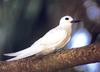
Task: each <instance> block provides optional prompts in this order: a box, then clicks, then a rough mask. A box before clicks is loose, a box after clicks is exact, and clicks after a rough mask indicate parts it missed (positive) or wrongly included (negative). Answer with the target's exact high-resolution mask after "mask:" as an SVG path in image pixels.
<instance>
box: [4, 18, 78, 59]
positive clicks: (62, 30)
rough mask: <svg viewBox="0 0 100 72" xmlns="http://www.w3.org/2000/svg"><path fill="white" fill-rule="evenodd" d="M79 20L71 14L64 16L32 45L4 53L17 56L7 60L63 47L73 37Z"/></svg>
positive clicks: (43, 53) (49, 51) (40, 53)
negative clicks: (74, 27) (73, 26)
mask: <svg viewBox="0 0 100 72" xmlns="http://www.w3.org/2000/svg"><path fill="white" fill-rule="evenodd" d="M77 22H79V20H73V18H72V17H71V16H64V17H62V18H61V19H60V23H59V25H58V26H57V27H55V28H53V29H51V30H50V31H48V32H47V33H46V34H45V35H44V36H43V37H41V38H40V39H38V40H37V41H36V42H35V43H33V44H32V45H31V46H30V47H28V48H26V49H24V50H21V51H18V52H15V53H7V54H4V55H6V56H15V57H14V58H11V59H8V60H7V61H13V60H18V59H22V58H26V57H29V56H32V55H46V54H48V53H51V52H54V51H55V50H57V49H60V48H63V47H64V46H65V45H66V44H67V43H68V41H69V40H70V38H71V33H72V32H71V31H72V24H73V23H77Z"/></svg>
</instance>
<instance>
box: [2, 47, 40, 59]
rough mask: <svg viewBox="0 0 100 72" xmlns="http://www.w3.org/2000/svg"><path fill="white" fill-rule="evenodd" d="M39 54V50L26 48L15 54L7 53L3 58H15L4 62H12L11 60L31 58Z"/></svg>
mask: <svg viewBox="0 0 100 72" xmlns="http://www.w3.org/2000/svg"><path fill="white" fill-rule="evenodd" d="M39 52H41V48H32V47H29V48H26V49H24V50H21V51H18V52H15V53H7V54H4V55H5V56H15V57H14V58H11V59H8V60H6V61H13V60H18V59H22V58H26V57H29V56H32V55H34V54H37V53H39Z"/></svg>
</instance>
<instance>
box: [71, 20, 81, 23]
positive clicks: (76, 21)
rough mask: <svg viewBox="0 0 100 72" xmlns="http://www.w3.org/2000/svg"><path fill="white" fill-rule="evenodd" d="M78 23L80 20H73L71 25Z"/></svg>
mask: <svg viewBox="0 0 100 72" xmlns="http://www.w3.org/2000/svg"><path fill="white" fill-rule="evenodd" d="M78 22H81V21H80V20H73V21H71V23H78Z"/></svg>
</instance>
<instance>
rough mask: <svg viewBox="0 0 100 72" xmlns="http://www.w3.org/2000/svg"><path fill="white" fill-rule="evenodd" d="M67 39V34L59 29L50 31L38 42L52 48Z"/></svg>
mask: <svg viewBox="0 0 100 72" xmlns="http://www.w3.org/2000/svg"><path fill="white" fill-rule="evenodd" d="M66 37H67V32H66V31H65V30H63V29H62V30H61V29H58V28H56V29H53V30H50V31H49V32H48V33H47V34H45V35H44V36H43V37H42V38H41V40H39V41H40V42H42V43H41V44H44V45H47V46H48V47H52V46H55V45H58V44H59V43H61V42H62V41H63V40H64V39H65V38H66Z"/></svg>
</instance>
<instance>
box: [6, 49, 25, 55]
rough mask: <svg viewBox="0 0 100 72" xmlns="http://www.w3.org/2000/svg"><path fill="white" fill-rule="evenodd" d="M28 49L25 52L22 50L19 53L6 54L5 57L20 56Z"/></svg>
mask: <svg viewBox="0 0 100 72" xmlns="http://www.w3.org/2000/svg"><path fill="white" fill-rule="evenodd" d="M25 50H26V49H24V50H21V51H18V52H15V53H6V54H4V55H5V56H18V55H20V54H21V53H23V52H24V51H25Z"/></svg>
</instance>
